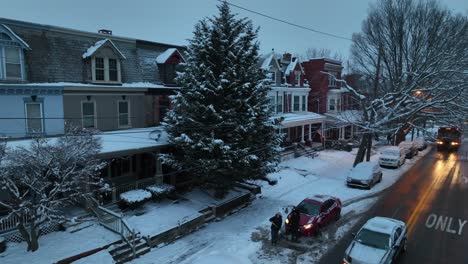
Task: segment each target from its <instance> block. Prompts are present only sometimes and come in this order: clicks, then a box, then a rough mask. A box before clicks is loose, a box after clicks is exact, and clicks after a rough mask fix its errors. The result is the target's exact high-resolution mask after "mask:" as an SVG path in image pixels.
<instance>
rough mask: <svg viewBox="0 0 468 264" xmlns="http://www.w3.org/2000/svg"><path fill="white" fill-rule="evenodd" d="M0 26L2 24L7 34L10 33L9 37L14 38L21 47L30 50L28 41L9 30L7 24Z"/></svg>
mask: <svg viewBox="0 0 468 264" xmlns="http://www.w3.org/2000/svg"><path fill="white" fill-rule="evenodd" d="M0 26H2V27H3V28H4V29H5V30H6V31H7V34H8V33H9V34H8V35H10V37H12V38H14V40H16V41H17V42H18V43H19V44H20V45H21V47H23V49H27V50H31V47H29V45H28V43H26V41H24V40H23V39H22V38H20V37H19V36H18V35H16V34H15V32H13V30H11V29H10V28H9V27H8V26H7V25H5V24H0Z"/></svg>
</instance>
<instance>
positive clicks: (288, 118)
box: [271, 112, 326, 127]
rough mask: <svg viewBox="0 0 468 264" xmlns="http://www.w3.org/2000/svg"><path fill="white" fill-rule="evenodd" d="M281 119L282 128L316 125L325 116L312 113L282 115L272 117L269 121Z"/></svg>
mask: <svg viewBox="0 0 468 264" xmlns="http://www.w3.org/2000/svg"><path fill="white" fill-rule="evenodd" d="M281 117H283V118H284V119H283V122H281V126H282V127H292V126H298V125H303V124H304V125H306V124H317V123H321V122H322V121H323V120H325V119H326V117H325V116H323V115H320V114H317V113H313V112H297V113H284V114H279V115H274V116H272V117H271V119H278V118H281Z"/></svg>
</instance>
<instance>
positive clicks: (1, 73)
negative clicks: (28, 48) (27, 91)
mask: <svg viewBox="0 0 468 264" xmlns="http://www.w3.org/2000/svg"><path fill="white" fill-rule="evenodd" d="M0 32H1V31H0ZM12 41H13V40H12ZM7 47H9V48H14V49H17V50H18V53H19V60H20V71H21V72H20V75H21V77H19V78H18V77H8V76H7V70H6V69H7V67H6V64H7V63H6V48H7ZM24 77H25V70H24V54H23V49H22V48H21V47H20V46H18V47H15V46H5V45H1V42H0V80H24Z"/></svg>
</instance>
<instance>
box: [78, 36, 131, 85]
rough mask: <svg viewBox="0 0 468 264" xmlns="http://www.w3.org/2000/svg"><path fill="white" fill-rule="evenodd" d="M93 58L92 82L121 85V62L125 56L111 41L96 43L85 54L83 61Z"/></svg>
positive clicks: (105, 40)
mask: <svg viewBox="0 0 468 264" xmlns="http://www.w3.org/2000/svg"><path fill="white" fill-rule="evenodd" d="M89 57H90V58H91V75H92V82H95V83H121V82H122V77H121V70H120V61H121V60H122V59H125V56H124V55H123V54H122V52H120V50H119V49H118V48H117V46H115V45H114V43H113V42H112V41H111V40H110V39H104V40H100V41H98V42H96V44H95V45H94V46H91V47H89V48H88V50H87V51H86V52H85V53H84V54H83V59H87V58H89Z"/></svg>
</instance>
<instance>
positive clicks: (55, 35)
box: [0, 18, 185, 232]
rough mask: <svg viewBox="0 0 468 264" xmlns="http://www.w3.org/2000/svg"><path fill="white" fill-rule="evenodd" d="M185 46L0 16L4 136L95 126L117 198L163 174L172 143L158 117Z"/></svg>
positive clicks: (22, 138) (0, 130) (17, 138)
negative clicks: (163, 153) (162, 155)
mask: <svg viewBox="0 0 468 264" xmlns="http://www.w3.org/2000/svg"><path fill="white" fill-rule="evenodd" d="M184 49H185V47H182V46H175V45H170V44H164V43H157V42H150V41H144V40H139V39H132V38H126V37H119V36H114V35H112V32H111V31H109V30H101V31H100V32H98V33H91V32H84V31H79V30H74V29H67V28H62V27H55V26H47V25H40V24H34V23H29V22H23V21H16V20H10V19H3V18H0V137H2V138H4V139H7V140H8V144H9V145H12V146H14V145H15V144H24V143H25V142H27V141H28V140H29V139H28V138H29V137H31V136H34V135H44V136H46V137H53V136H57V135H61V134H63V133H64V131H65V129H66V126H67V125H68V124H74V125H78V126H81V127H85V128H89V129H97V130H99V131H102V133H100V134H99V136H100V137H101V138H102V144H103V150H102V151H101V153H100V155H99V158H101V159H104V160H108V161H109V166H108V167H107V168H105V169H103V170H102V172H101V174H102V177H103V178H104V179H105V180H106V181H107V182H109V183H110V184H111V185H112V187H113V190H114V191H113V194H112V197H111V198H112V199H113V200H115V199H118V197H119V194H120V193H122V192H125V191H128V190H131V189H135V188H141V187H145V186H146V185H150V184H154V183H157V182H162V181H163V180H164V179H163V177H162V175H163V173H162V170H163V168H162V165H161V163H160V160H159V158H158V157H159V153H160V152H161V151H163V150H164V149H165V148H167V147H168V146H167V143H165V142H167V141H164V140H159V139H161V138H163V137H164V136H165V134H164V131H163V129H162V128H161V127H159V125H160V122H161V120H162V118H163V117H164V115H165V113H166V112H167V109H168V108H169V107H170V105H169V98H168V97H169V96H170V95H172V94H174V93H175V92H176V91H177V89H179V88H178V87H177V86H176V83H175V80H174V78H175V76H176V68H177V67H178V65H179V64H180V63H181V62H183V61H184V58H183V56H182V55H181V53H182V51H183V50H184ZM6 198H8V197H6V194H5V193H2V192H1V191H0V199H6ZM1 231H2V230H1V226H0V232H1Z"/></svg>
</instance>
